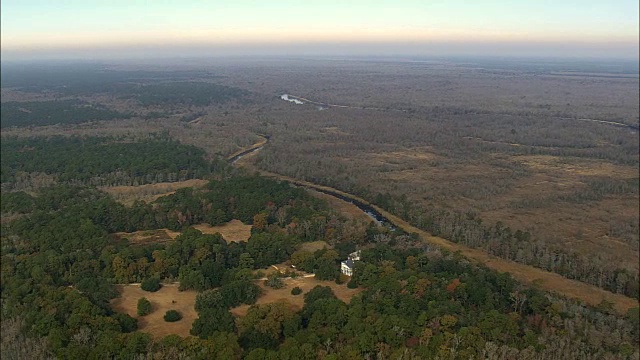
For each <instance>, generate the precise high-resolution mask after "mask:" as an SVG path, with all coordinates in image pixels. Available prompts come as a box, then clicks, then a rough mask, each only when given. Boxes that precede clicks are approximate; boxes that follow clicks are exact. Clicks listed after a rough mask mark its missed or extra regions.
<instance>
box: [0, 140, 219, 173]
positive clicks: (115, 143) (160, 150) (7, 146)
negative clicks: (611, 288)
mask: <svg viewBox="0 0 640 360" xmlns="http://www.w3.org/2000/svg"><path fill="white" fill-rule="evenodd" d="M0 151H1V152H2V159H1V162H0V164H1V165H0V166H1V173H0V180H1V181H2V183H8V182H14V181H15V180H16V177H17V175H18V174H19V173H45V174H50V175H56V176H57V178H58V180H59V181H61V182H73V183H81V184H91V185H134V184H146V183H154V182H162V181H169V182H171V181H179V180H186V179H191V178H202V177H204V176H206V175H208V174H210V173H211V171H212V169H213V168H215V165H212V164H210V163H209V162H208V161H207V160H205V159H204V151H203V150H201V149H199V148H197V147H195V146H192V145H183V144H180V143H178V142H176V141H174V140H171V139H169V138H167V137H164V136H157V137H152V138H150V139H147V140H141V141H137V142H132V141H127V139H117V138H111V137H77V136H72V137H63V136H53V137H48V138H45V137H34V138H12V137H5V138H3V139H2V144H1V145H0Z"/></svg>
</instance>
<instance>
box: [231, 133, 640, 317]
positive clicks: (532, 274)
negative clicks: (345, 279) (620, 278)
mask: <svg viewBox="0 0 640 360" xmlns="http://www.w3.org/2000/svg"><path fill="white" fill-rule="evenodd" d="M266 142H267V139H265V142H263V143H262V144H261V145H259V146H258V147H259V148H261V147H262V146H264V144H266ZM254 147H256V146H255V145H254ZM254 156H255V152H249V153H245V155H244V156H243V157H242V158H240V159H237V160H236V161H235V162H234V164H235V165H236V166H240V167H245V168H247V169H250V170H251V171H252V172H253V171H257V172H259V173H260V174H262V175H263V176H267V177H272V178H277V179H279V180H285V181H288V182H290V183H292V184H295V185H299V186H304V187H306V188H311V189H315V190H323V191H325V192H326V191H329V192H333V193H335V194H339V195H341V196H343V197H345V198H349V199H352V200H355V201H359V202H361V203H364V204H366V205H369V206H371V207H372V208H374V209H375V210H377V211H378V212H379V213H380V214H382V215H383V216H384V217H386V218H387V219H388V220H389V221H390V222H392V223H393V225H395V226H396V227H398V228H400V229H402V230H403V231H405V232H408V233H417V234H418V235H419V236H420V238H421V239H422V240H423V241H426V242H428V243H430V244H433V245H436V246H439V247H440V248H442V249H447V250H449V251H452V252H456V251H459V252H460V253H461V254H462V255H463V256H464V257H466V258H467V259H469V260H471V261H473V262H475V263H477V264H483V265H485V266H487V267H489V268H491V269H494V270H497V271H499V272H503V273H504V272H508V273H509V274H511V275H512V276H513V277H514V278H515V279H516V280H518V281H520V282H523V283H525V284H530V285H533V284H534V283H535V286H538V287H540V288H542V289H545V290H547V291H550V292H554V293H558V294H560V295H562V296H565V297H568V298H573V299H577V300H580V301H582V302H584V303H586V304H588V305H592V306H596V305H598V304H600V303H601V302H602V300H606V301H608V302H610V303H612V304H613V306H614V309H615V310H616V311H618V312H619V313H620V314H625V313H626V312H627V310H629V309H630V308H633V307H637V306H638V300H636V299H633V298H630V297H626V296H624V295H620V294H614V293H611V292H609V291H606V290H603V289H601V288H599V287H596V286H592V285H588V284H586V283H583V282H580V281H576V280H571V279H567V278H565V277H563V276H561V275H558V274H556V273H552V272H549V271H545V270H542V269H539V268H536V267H533V266H529V265H524V264H520V263H516V262H513V261H509V260H505V259H502V258H499V257H496V256H493V255H489V254H487V253H486V252H484V251H481V250H478V249H472V248H469V247H466V246H464V245H461V244H456V243H453V242H451V241H449V240H446V239H444V238H441V237H438V236H433V235H431V234H429V233H427V232H426V231H423V230H420V229H418V228H417V227H415V226H413V225H411V224H409V223H408V222H406V221H404V220H402V219H400V218H399V217H397V216H395V215H393V214H391V213H389V212H387V211H385V210H383V209H381V208H379V207H377V206H376V205H374V204H371V203H369V202H368V201H366V200H364V199H362V198H360V197H358V196H355V195H352V194H349V193H345V192H343V191H340V190H338V189H334V188H331V187H328V186H323V185H317V184H313V183H310V182H307V181H302V180H297V179H294V178H291V177H288V176H285V175H280V174H276V173H272V172H269V171H265V170H260V169H258V168H256V167H255V166H253V164H252V162H251V159H252V158H253V157H254ZM336 200H337V201H344V200H340V199H338V198H336ZM345 202H346V201H345Z"/></svg>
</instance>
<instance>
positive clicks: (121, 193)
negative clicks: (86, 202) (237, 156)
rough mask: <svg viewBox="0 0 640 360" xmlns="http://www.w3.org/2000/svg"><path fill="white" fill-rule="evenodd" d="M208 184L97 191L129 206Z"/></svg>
mask: <svg viewBox="0 0 640 360" xmlns="http://www.w3.org/2000/svg"><path fill="white" fill-rule="evenodd" d="M208 182H209V181H207V180H202V179H190V180H185V181H177V182H163V183H157V184H146V185H137V186H102V187H100V188H99V189H100V190H102V191H104V192H106V193H108V194H109V195H111V196H113V198H114V199H115V200H116V201H118V202H119V203H121V204H124V205H126V206H131V205H133V203H134V202H135V201H136V200H142V201H144V202H147V203H149V202H152V201H155V200H156V199H158V198H160V197H162V196H166V195H171V194H173V193H175V192H176V190H178V189H182V188H187V187H194V188H200V187H203V186H204V185H206V184H207V183H208Z"/></svg>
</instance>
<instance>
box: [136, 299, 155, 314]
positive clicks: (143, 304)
mask: <svg viewBox="0 0 640 360" xmlns="http://www.w3.org/2000/svg"><path fill="white" fill-rule="evenodd" d="M152 310H153V307H152V306H151V302H150V301H149V300H147V298H140V299H138V316H145V315H149V314H151V311H152Z"/></svg>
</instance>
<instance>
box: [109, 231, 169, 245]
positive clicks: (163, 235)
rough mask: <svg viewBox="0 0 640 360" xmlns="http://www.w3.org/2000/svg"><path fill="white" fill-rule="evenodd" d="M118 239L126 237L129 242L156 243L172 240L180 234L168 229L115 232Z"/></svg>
mask: <svg viewBox="0 0 640 360" xmlns="http://www.w3.org/2000/svg"><path fill="white" fill-rule="evenodd" d="M114 235H115V236H117V237H118V238H120V239H127V240H129V242H131V243H133V244H136V245H147V244H158V243H164V242H168V241H173V240H175V238H176V237H177V236H178V235H180V233H179V232H177V231H171V230H169V229H157V230H140V231H134V232H130V233H126V232H119V233H115V234H114Z"/></svg>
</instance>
